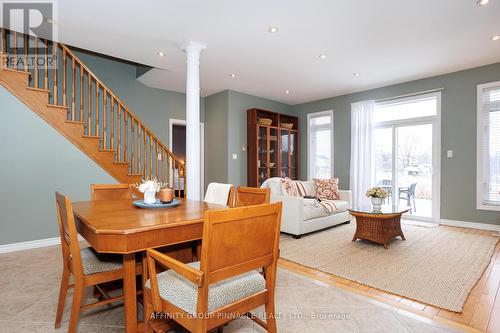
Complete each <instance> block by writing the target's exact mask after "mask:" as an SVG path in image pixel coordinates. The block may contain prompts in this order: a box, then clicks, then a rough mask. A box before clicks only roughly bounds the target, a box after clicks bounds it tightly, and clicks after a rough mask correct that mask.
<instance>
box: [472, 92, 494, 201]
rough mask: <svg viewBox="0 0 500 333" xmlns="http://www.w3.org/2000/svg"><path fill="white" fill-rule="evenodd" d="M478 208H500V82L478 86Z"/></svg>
mask: <svg viewBox="0 0 500 333" xmlns="http://www.w3.org/2000/svg"><path fill="white" fill-rule="evenodd" d="M477 102H478V103H477V105H478V111H477V208H478V209H487V210H500V82H493V83H487V84H481V85H479V86H478V89H477Z"/></svg>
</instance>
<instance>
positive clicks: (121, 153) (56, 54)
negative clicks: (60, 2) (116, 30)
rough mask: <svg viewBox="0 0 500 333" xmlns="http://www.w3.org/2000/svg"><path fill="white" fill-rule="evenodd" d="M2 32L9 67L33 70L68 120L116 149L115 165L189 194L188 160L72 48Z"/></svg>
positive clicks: (34, 80) (37, 84)
mask: <svg viewBox="0 0 500 333" xmlns="http://www.w3.org/2000/svg"><path fill="white" fill-rule="evenodd" d="M0 30H1V48H0V52H1V53H3V54H5V55H6V56H7V57H4V59H6V67H7V68H9V69H14V70H20V71H26V72H29V73H30V76H29V86H30V87H31V88H34V89H41V90H46V91H47V92H48V93H49V100H48V103H49V104H52V105H56V106H62V107H66V108H67V120H68V121H69V122H73V123H81V124H83V126H84V133H83V135H84V137H88V138H98V139H99V148H100V150H101V151H103V152H106V151H109V152H114V154H115V163H117V164H125V165H127V164H128V166H129V174H130V175H140V176H141V177H143V178H157V179H158V180H159V181H161V182H163V183H168V184H169V186H171V187H172V188H174V189H175V190H176V195H177V196H181V190H184V193H183V194H184V196H185V195H186V193H185V189H186V165H185V162H184V161H181V160H179V159H178V158H177V157H176V156H174V154H172V152H171V151H170V150H169V149H168V148H167V147H166V146H165V145H164V144H163V143H162V142H161V140H160V139H159V138H158V137H157V136H155V135H154V134H153V133H152V132H151V130H149V128H148V127H146V126H145V124H144V123H142V122H141V121H140V120H139V118H138V117H137V116H136V115H135V114H134V113H133V112H132V111H131V110H130V108H128V107H127V106H126V105H125V103H124V102H123V101H122V100H121V99H120V98H119V97H118V96H117V95H116V94H115V93H114V92H113V91H112V90H111V89H110V88H108V86H107V85H106V84H105V83H104V82H102V81H101V80H100V79H99V78H98V77H97V75H95V74H94V73H93V72H92V71H91V70H90V69H89V68H88V67H87V66H86V65H85V64H84V63H83V62H82V61H81V60H80V59H79V58H78V57H77V56H76V55H75V53H74V52H73V51H72V50H71V49H70V48H69V47H67V46H66V45H63V44H60V43H56V42H53V41H49V40H46V39H42V38H38V37H33V36H29V35H26V34H21V33H18V32H16V31H11V30H8V29H4V28H0ZM30 48H31V49H30ZM30 50H31V51H32V52H34V53H33V54H32V53H31V52H30ZM40 50H42V51H41V52H40ZM49 50H50V51H51V52H49ZM9 51H10V52H9Z"/></svg>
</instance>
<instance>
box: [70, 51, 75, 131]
mask: <svg viewBox="0 0 500 333" xmlns="http://www.w3.org/2000/svg"><path fill="white" fill-rule="evenodd" d="M75 74H76V73H75V58H73V57H71V120H72V121H74V120H75V116H76V114H75Z"/></svg>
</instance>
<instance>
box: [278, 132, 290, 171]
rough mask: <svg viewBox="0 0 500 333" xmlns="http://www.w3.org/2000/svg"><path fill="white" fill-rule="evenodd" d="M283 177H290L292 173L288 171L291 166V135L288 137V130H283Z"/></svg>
mask: <svg viewBox="0 0 500 333" xmlns="http://www.w3.org/2000/svg"><path fill="white" fill-rule="evenodd" d="M280 138H281V177H290V173H289V170H288V167H289V164H288V162H289V161H288V147H289V146H288V140H289V135H288V130H286V129H282V130H281V135H280Z"/></svg>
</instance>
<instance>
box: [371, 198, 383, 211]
mask: <svg viewBox="0 0 500 333" xmlns="http://www.w3.org/2000/svg"><path fill="white" fill-rule="evenodd" d="M371 199H372V206H373V211H374V212H381V211H382V204H383V203H384V199H382V198H374V197H372V198H371Z"/></svg>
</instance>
